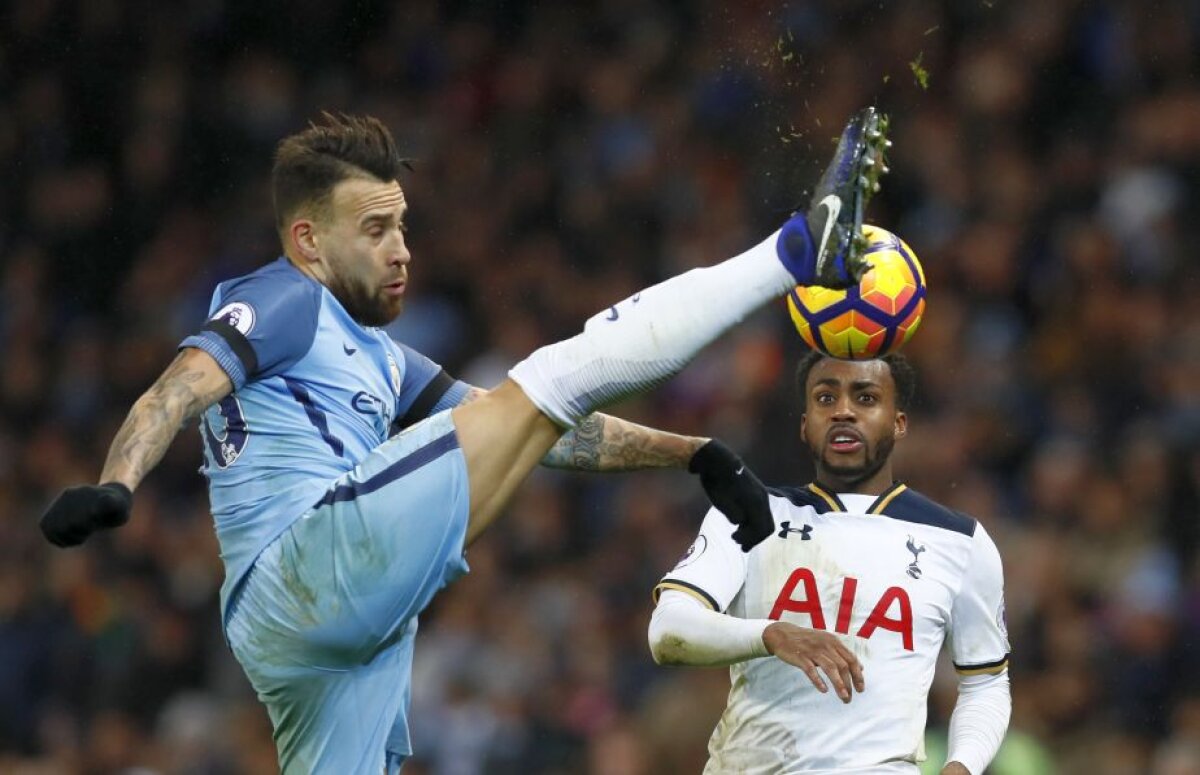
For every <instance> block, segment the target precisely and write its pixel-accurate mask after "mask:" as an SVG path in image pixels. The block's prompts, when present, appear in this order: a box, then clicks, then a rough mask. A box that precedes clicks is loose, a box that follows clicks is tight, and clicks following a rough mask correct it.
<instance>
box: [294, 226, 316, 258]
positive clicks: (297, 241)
mask: <svg viewBox="0 0 1200 775" xmlns="http://www.w3.org/2000/svg"><path fill="white" fill-rule="evenodd" d="M288 239H289V240H290V241H291V243H292V247H293V248H295V250H296V253H297V254H298V255H299V256H300V257H301V258H303V259H304V260H305V261H310V262H316V261H319V260H320V252H319V249H318V240H317V229H316V224H314V223H313V222H312V221H310V220H308V219H307V218H297V219H296V220H294V221H292V225H291V226H290V227H288Z"/></svg>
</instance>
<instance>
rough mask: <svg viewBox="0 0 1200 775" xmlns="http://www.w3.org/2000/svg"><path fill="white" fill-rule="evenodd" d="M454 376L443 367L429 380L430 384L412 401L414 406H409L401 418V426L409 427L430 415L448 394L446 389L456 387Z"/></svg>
mask: <svg viewBox="0 0 1200 775" xmlns="http://www.w3.org/2000/svg"><path fill="white" fill-rule="evenodd" d="M454 381H455V380H454V377H451V376H450V375H449V374H447V373H446V370H445V369H442V370H441V371H439V372H438V373H437V375H436V376H435V377H434V378H433V379H431V380H429V384H428V385H426V386H425V388H424V389H423V390H422V391H421V392H420V394H419V395H418V396H417V398H416V400H414V401H413V402H412V406H410V407H408V411H407V412H405V413H404V416H403V417H401V418H400V426H401V427H402V428H407V427H408V426H410V425H412V424H414V423H417V422H420V421H421V420H424V419H425V418H426V417H428V416H429V412H430V411H431V410H432V409H433V407H434V406H436V405H437V402H438V400H439V399H440V398H441V397H442V396H443V395H445V394H446V391H447V390H449V389H450V388H452V387H454Z"/></svg>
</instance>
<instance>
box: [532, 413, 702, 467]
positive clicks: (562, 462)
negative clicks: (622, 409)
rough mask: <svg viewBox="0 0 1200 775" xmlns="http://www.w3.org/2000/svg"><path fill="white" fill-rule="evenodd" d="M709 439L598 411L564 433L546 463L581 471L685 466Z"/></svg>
mask: <svg viewBox="0 0 1200 775" xmlns="http://www.w3.org/2000/svg"><path fill="white" fill-rule="evenodd" d="M706 441H707V439H701V438H696V437H693V436H679V435H676V434H674V433H667V432H666V431H660V430H656V429H654V428H647V427H646V426H644V425H638V424H637V423H632V422H627V421H626V420H622V419H620V418H617V417H611V416H609V415H605V414H600V413H599V412H597V413H595V414H589V415H588V416H587V417H585V418H583V419H582V420H580V421H579V424H578V425H576V426H575V429H574V430H572V431H568V432H567V433H566V434H564V435H563V437H562V438H560V439H559V440H558V441H557V442H556V443H555V445H554V446H553V447H551V448H550V451H549V452H547V453H546V456H545V457H544V458H542V465H544V466H547V467H549V468H568V469H573V470H577V471H633V470H637V469H641V468H668V467H678V468H682V467H685V466H686V465H687V464H688V461H689V460H691V459H692V455H693V454H694V453H695V452H696V450H697V449H699V448H700V447H701V446H703V445H704V443H705V442H706Z"/></svg>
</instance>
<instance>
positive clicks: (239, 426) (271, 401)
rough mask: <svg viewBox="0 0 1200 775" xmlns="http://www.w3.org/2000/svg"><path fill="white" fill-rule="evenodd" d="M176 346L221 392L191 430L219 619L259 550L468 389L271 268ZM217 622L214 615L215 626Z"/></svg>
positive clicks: (226, 292) (223, 288)
mask: <svg viewBox="0 0 1200 775" xmlns="http://www.w3.org/2000/svg"><path fill="white" fill-rule="evenodd" d="M180 347H181V348H182V347H196V348H199V349H201V350H204V351H205V352H207V353H208V354H209V355H211V356H212V357H213V358H215V359H216V361H217V362H218V363H219V364H220V365H221V367H222V368H223V369H224V370H225V372H226V373H227V374H228V375H229V378H230V380H231V381H232V382H233V388H234V389H233V392H232V393H230V394H229V395H228V396H227V397H226V398H224V399H223V400H222V401H220V402H219V403H217V404H214V405H213V406H211V407H209V408H208V409H207V410H206V411H205V412H204V414H203V416H202V418H201V422H200V433H201V436H202V439H203V447H204V466H203V467H202V468H201V471H202V473H204V474H205V476H206V477H207V478H208V486H209V499H210V502H211V507H212V513H213V518H214V520H215V522H216V531H217V538H218V540H219V541H220V545H221V558H222V560H223V561H224V563H225V582H224V584H223V585H222V587H221V609H222V612H225V611H227V609H228V604H229V601H230V599H231V597H232V595H233V593H234V591H235V590H236V589H237V586H238V584H239V582H240V581H241V580H242V578H243V577H244V576H245V574H246V573H247V571H248V570H249V569H250V567H251V566H252V565H253V564H254V561H255V558H257V557H258V555H259V554H260V553H261V552H262V550H263V549H264V548H265V547H266V546H267V545H268V544H270V543H271V541H273V540H274V539H275V538H276V537H278V536H279V535H280V534H281V533H282V532H283V531H284V530H286V529H287V528H288V526H289V525H291V524H292V523H293V522H294V521H295V520H297V519H299V518H300V517H301V516H302V515H303V514H304V513H305V512H306V511H308V510H309V509H310V508H311V507H312V506H313V505H314V504H316V503H317V501H319V500H320V499H321V497H322V496H323V495H324V494H325V492H326V490H328V489H329V487H330V485H331V484H332V483H333V481H334V480H335V479H337V478H338V477H339V476H341V475H342V474H344V473H346V472H347V471H349V470H350V469H351V468H353V467H354V466H355V465H356V464H357V463H358V462H360V461H361V460H362V459H363V458H364V457H365V456H366V455H367V453H368V452H370V451H371V450H372V449H374V448H375V447H377V446H378V445H379V444H381V443H383V442H384V441H385V440H386V439H387V438H388V437H389V436H390V435H391V434H392V433H394V432H396V431H398V430H400V429H402V428H405V427H407V426H409V425H411V424H413V423H415V422H417V421H419V420H422V419H424V418H425V417H428V416H430V415H432V414H435V413H436V412H438V411H441V410H443V409H446V408H449V407H451V406H454V405H456V404H458V403H459V402H460V401H461V400H462V398H463V397H464V396H465V395H466V393H467V390H468V386H467V385H465V384H464V383H462V382H458V381H456V380H454V379H452V378H451V377H449V376H448V375H447V374H446V372H445V371H444V370H443V369H442V368H441V367H440V366H438V365H437V364H436V363H434V362H433V361H431V360H430V359H428V358H426V357H425V356H424V355H421V354H420V353H418V352H417V351H415V350H413V349H411V348H409V347H406V346H404V345H402V344H398V343H397V342H394V341H393V340H392V339H391V338H390V337H389V336H388V335H387V334H386V333H384V332H383V331H382V330H380V329H378V328H364V327H363V326H361V325H359V324H358V323H356V322H355V321H354V320H353V319H351V317H350V315H349V314H348V313H347V312H346V310H345V309H344V308H343V307H342V305H341V303H340V302H338V300H337V299H336V298H334V296H333V294H331V293H330V292H329V290H328V289H327V288H326V287H325V286H323V285H321V284H320V283H319V282H317V281H316V280H313V279H312V278H310V277H308V276H307V275H305V274H303V273H302V272H300V271H299V270H298V269H297V268H296V267H295V266H293V265H292V264H291V262H289V261H288V260H287V259H286V258H280V259H278V260H276V261H274V262H272V263H270V264H268V265H266V266H264V267H262V268H261V269H259V270H257V271H255V272H252V273H250V274H248V275H245V276H243V277H239V278H237V279H234V280H229V281H227V282H223V283H221V284H220V285H218V286H217V289H216V291H215V292H214V293H213V298H212V303H211V306H210V307H209V320H208V322H207V323H206V324H205V325H204V326H203V328H202V329H201V330H200V331H199V333H197V334H195V335H193V336H189V337H188V338H186V339H184V340H183V342H182V343H181V344H180ZM222 618H223V619H224V615H223V617H222Z"/></svg>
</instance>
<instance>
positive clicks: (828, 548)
mask: <svg viewBox="0 0 1200 775" xmlns="http://www.w3.org/2000/svg"><path fill="white" fill-rule="evenodd" d="M771 510H772V513H773V515H774V517H775V526H776V530H775V533H774V534H773V535H772V536H770V537H768V538H767V539H766V540H764V541H763V542H762V543H761V544H759V545H758V546H756V547H754V549H752V550H751V551H750V552H749V553H745V552H743V551H742V550H741V549H740V547H739V546H738V545H737V544H736V543H735V542H734V541H733V539H732V538H731V537H730V534H731V532H732V530H731V528H730V525H729V522H728V520H726V519H725V517H724V516H723V515H722V514H721V513H720V512H718V511H716V510H715V509H714V510H711V511H709V513H708V515H707V517H705V520H704V523H703V525H702V526H701V528H700V535H699V536H698V537H697V538H696V541H695V543H693V544H692V547H691V548H690V549H689V550H688V552H687V554H685V555H684V557H683V559H681V560H680V562H679V564H678V565H676V566H675V568H674V569H673V570H672V571H671V572H670V573H668V574H667V575H666V576H665V577H664V578H663V580H662V581H661V582H659V584H658V586H657V587H656V588H655V591H654V592H655V600H656V601H657V599H658V596H659V594H660V593H662V592H663V591H665V590H679V591H682V592H687V593H689V594H691V595H693V596H695V597H696V598H697V599H699V600H700V601H701V602H702V603H703V604H704V605H706V606H708V607H710V608H712V609H713V610H715V611H720V612H724V613H727V614H729V615H731V616H737V617H741V618H744V619H775V620H782V621H786V622H792V623H794V624H797V625H799V626H801V627H812V628H815V629H821V630H827V631H829V632H833V633H836V634H838V635H839V636H840V638H841V639H842V641H843V642H844V643H845V644H846V646H847V647H848V648H850V650H851V651H853V652H854V653H855V655H857V656H858V659H859V661H860V662H861V663H862V666H863V678H864V680H865V681H866V691H865V692H863V693H862V694H854V695H853V699H852V701H851V702H850V703H849V704H848V705H847V704H843V703H842V701H841V700H839V699H838V698H837V695H836V694H835V693H834V691H833V689H832V687H830V691H829V693H828V694H821V693H820V692H818V691H817V690H816V689H815V688H813V686H812V684H811V683H810V682H809V680H808V678H807V677H806V676H805V675H804V673H803V672H802V671H801V670H800V669H798V668H795V667H792V666H791V665H788V664H786V663H785V662H783V661H781V660H778V659H775V658H774V657H766V658H762V659H752V660H749V661H746V662H741V663H738V664H735V665H733V666H732V667H730V680H731V683H732V687H731V689H730V692H729V702H728V704H727V705H726V708H725V712H724V714H723V715H722V716H721V720H720V722H719V723H718V724H717V728H716V730H714V732H713V735H712V738H711V739H710V740H709V746H708V750H709V762H708V766H707V767H706V768H705V772H706V773H826V772H838V773H847V772H854V773H907V774H911V773H915V772H917V767H916V762H918V761H921V760H923V759H924V751H923V747H922V741H923V739H924V732H925V717H926V700H927V696H928V694H929V687H930V684H931V683H932V681H933V673H934V667H935V664H936V662H937V657H938V653H939V652H940V651H941V649H942V643H943V641H944V640H945V639H946V638H947V636H949V639H950V651H951V655H952V657H953V660H954V664H955V667H956V668H957V669H958V670H959V672H961V673H966V674H974V673H984V672H986V673H998V672H1001V671H1002V670H1004V669H1005V668H1006V667H1007V665H1008V653H1009V644H1008V636H1007V632H1006V629H1005V624H1004V591H1003V586H1004V582H1003V573H1002V570H1001V567H1000V555H999V553H998V552H997V551H996V546H995V544H994V543H992V539H991V538H990V537H989V536H988V534H987V532H986V531H985V530H984V529H983V526H982V525H980V524H979V523H977V522H976V521H975V520H974V519H972V518H970V517H968V516H966V515H963V514H960V513H958V512H955V511H952V510H950V509H948V508H946V507H944V506H941V505H939V504H937V503H935V502H933V501H932V500H930V499H929V498H926V497H925V496H923V495H921V494H920V493H917V492H916V491H914V490H912V489H909V488H908V487H907V486H905V485H903V484H899V483H897V484H895V485H893V486H892V487H891V488H889V489H888V490H887V491H886V492H884V493H883V494H882V495H880V496H878V497H876V496H873V495H857V494H846V495H840V496H839V495H834V494H832V493H829V492H827V491H825V490H824V489H822V488H820V487H819V486H817V485H808V486H807V487H800V488H786V489H776V490H772V497H771Z"/></svg>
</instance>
